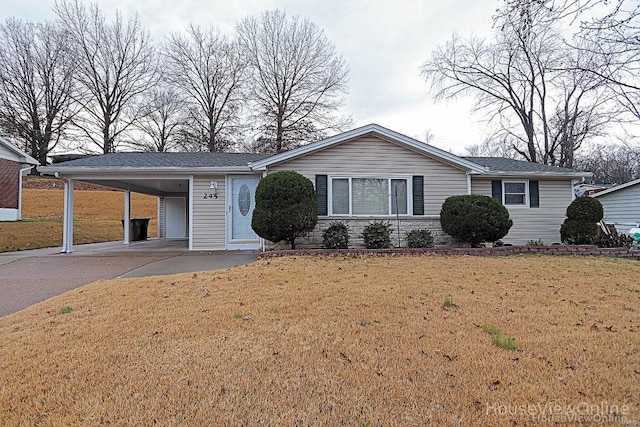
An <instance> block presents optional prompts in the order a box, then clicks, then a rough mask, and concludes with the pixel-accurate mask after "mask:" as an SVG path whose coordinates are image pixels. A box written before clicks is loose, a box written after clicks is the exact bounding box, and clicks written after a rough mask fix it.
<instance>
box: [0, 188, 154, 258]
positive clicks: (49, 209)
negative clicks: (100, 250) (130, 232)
mask: <svg viewBox="0 0 640 427" xmlns="http://www.w3.org/2000/svg"><path fill="white" fill-rule="evenodd" d="M63 197H64V193H63V192H62V191H61V190H59V189H50V190H45V189H32V188H25V189H23V190H22V218H23V220H22V221H19V222H0V252H6V251H16V250H24V249H35V248H46V247H53V246H60V245H62V217H63ZM157 203H158V202H157V198H156V197H153V196H146V195H144V194H137V193H132V195H131V217H132V218H136V217H143V218H151V221H150V222H149V237H154V236H156V235H157V234H158V233H157V229H158V228H157ZM73 209H74V218H75V220H74V243H75V244H82V243H93V242H108V241H114V240H121V239H123V237H124V236H123V234H124V232H123V229H122V224H121V222H120V220H121V219H122V217H123V212H124V196H123V195H122V193H121V192H119V191H87V190H75V191H74V205H73Z"/></svg>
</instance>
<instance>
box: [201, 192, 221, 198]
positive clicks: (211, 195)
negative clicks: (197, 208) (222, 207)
mask: <svg viewBox="0 0 640 427" xmlns="http://www.w3.org/2000/svg"><path fill="white" fill-rule="evenodd" d="M217 198H218V195H217V194H214V193H204V197H203V199H217Z"/></svg>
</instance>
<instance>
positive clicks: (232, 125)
mask: <svg viewBox="0 0 640 427" xmlns="http://www.w3.org/2000/svg"><path fill="white" fill-rule="evenodd" d="M165 52H166V66H167V70H166V77H167V81H168V82H169V83H170V84H171V85H173V86H174V87H175V88H176V89H177V90H179V91H180V92H181V93H182V95H183V98H184V100H185V102H186V103H187V106H188V110H189V129H183V134H184V136H185V137H186V138H188V139H190V140H189V141H186V142H187V143H188V146H187V147H186V148H187V149H190V150H193V149H194V148H196V147H193V145H194V144H196V145H198V144H200V145H202V146H203V147H205V148H206V149H207V150H208V151H225V150H228V149H229V148H230V146H232V145H233V139H234V136H235V134H237V133H238V132H239V127H240V126H239V114H240V112H241V107H242V105H243V102H244V93H243V84H244V82H245V70H246V62H245V60H244V59H243V58H242V57H241V56H240V54H239V52H238V47H237V44H236V43H235V42H232V41H230V40H229V39H228V38H227V37H225V36H224V35H222V34H220V32H219V31H218V30H216V29H214V28H212V27H210V28H208V29H206V30H205V29H202V28H200V27H198V26H194V25H191V26H190V27H188V29H187V32H186V35H182V34H172V35H171V36H170V37H169V39H168V41H167V43H166V47H165Z"/></svg>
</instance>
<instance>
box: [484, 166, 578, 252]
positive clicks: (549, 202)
mask: <svg viewBox="0 0 640 427" xmlns="http://www.w3.org/2000/svg"><path fill="white" fill-rule="evenodd" d="M509 180H516V178H514V179H509ZM538 182H539V190H540V207H539V208H525V207H511V208H510V207H507V209H509V216H510V217H511V220H512V221H513V227H511V230H509V234H507V235H506V236H505V238H504V239H502V241H503V242H505V243H510V244H512V245H524V244H526V243H527V242H528V241H529V240H542V241H543V242H544V243H545V244H547V245H550V244H552V243H559V242H560V225H562V222H563V221H564V218H565V212H566V210H567V206H569V203H571V194H572V193H571V192H572V186H571V180H569V179H567V180H539V181H538ZM471 193H472V194H484V195H486V196H491V179H488V178H476V177H474V178H473V179H472V181H471Z"/></svg>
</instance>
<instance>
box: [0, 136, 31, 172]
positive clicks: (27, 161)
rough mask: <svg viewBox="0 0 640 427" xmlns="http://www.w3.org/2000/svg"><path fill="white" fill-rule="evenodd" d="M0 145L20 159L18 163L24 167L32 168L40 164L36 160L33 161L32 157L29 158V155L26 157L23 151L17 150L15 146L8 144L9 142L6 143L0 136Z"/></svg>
mask: <svg viewBox="0 0 640 427" xmlns="http://www.w3.org/2000/svg"><path fill="white" fill-rule="evenodd" d="M0 144H2V145H3V146H5V147H6V148H7V149H8V150H9V151H11V152H13V153H14V154H15V155H16V156H18V157H20V160H19V161H20V163H24V164H25V165H33V166H38V165H39V164H40V162H39V161H37V160H36V159H34V158H33V157H31V156H30V155H28V154H27V153H25V152H24V151H22V150H21V149H19V148H18V147H16V146H15V145H13V144H12V143H10V142H9V141H7V140H6V139H4V138H3V137H1V136H0Z"/></svg>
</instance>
